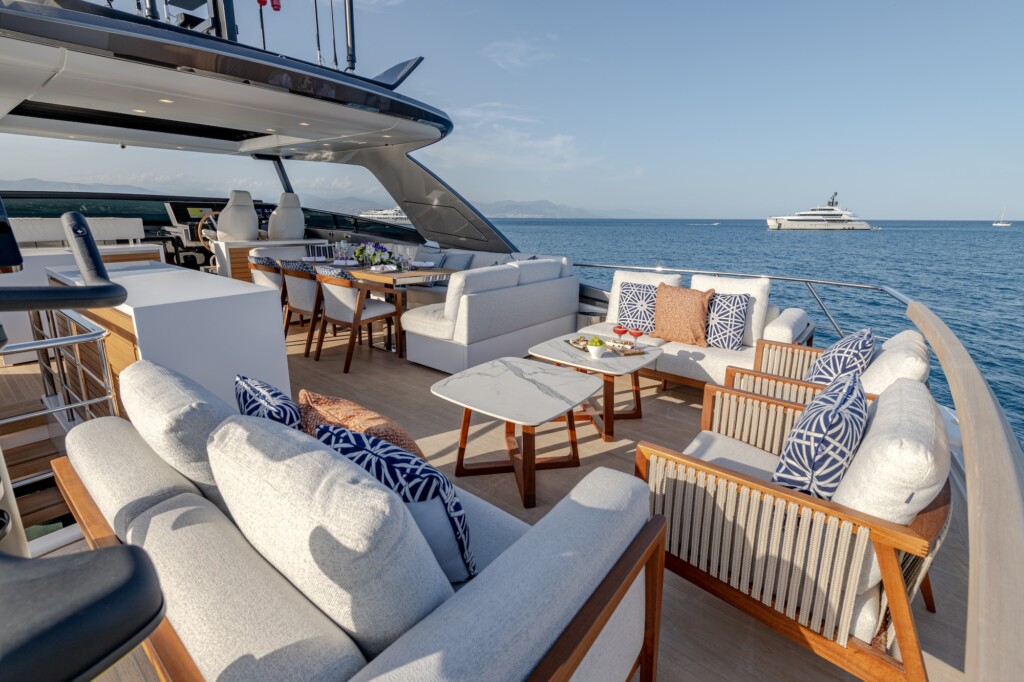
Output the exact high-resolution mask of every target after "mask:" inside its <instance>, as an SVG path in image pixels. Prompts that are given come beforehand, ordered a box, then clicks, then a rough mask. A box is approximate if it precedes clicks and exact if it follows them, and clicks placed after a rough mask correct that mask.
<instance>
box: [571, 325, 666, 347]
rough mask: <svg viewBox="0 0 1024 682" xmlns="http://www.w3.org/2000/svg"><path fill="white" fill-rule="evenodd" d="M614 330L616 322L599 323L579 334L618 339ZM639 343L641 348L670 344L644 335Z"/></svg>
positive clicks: (627, 337) (582, 330)
mask: <svg viewBox="0 0 1024 682" xmlns="http://www.w3.org/2000/svg"><path fill="white" fill-rule="evenodd" d="M614 328H615V322H598V323H597V324H592V325H590V326H587V327H583V328H582V329H580V330H579V333H580V334H583V335H585V336H600V337H602V338H605V339H617V338H618V336H617V335H616V334H615V332H613V331H612V329H614ZM623 338H624V339H627V340H632V338H633V337H631V336H624V337H623ZM637 343H639V344H640V345H641V346H657V347H661V346H664V345H665V344H666V343H668V342H667V341H665V339H658V338H655V337H653V336H648V335H646V334H644V335H643V336H641V337H639V338H638V339H637Z"/></svg>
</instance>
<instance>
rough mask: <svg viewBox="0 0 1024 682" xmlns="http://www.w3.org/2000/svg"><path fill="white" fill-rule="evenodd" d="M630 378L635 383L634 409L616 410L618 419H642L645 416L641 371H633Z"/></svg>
mask: <svg viewBox="0 0 1024 682" xmlns="http://www.w3.org/2000/svg"><path fill="white" fill-rule="evenodd" d="M630 378H631V379H632V383H633V409H631V410H630V411H629V412H616V413H615V418H616V419H642V418H643V416H644V413H643V407H641V405H640V371H639V370H637V371H636V372H633V373H632V374H631V375H630Z"/></svg>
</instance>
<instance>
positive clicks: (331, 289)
mask: <svg viewBox="0 0 1024 682" xmlns="http://www.w3.org/2000/svg"><path fill="white" fill-rule="evenodd" d="M316 273H317V275H316V281H317V282H318V283H319V285H320V286H319V288H318V289H317V293H316V301H315V302H314V310H316V311H318V313H319V315H320V319H319V322H320V332H319V334H318V335H317V341H316V353H314V355H313V359H314V360H319V359H320V351H321V349H322V348H323V343H324V334H325V333H326V332H327V325H328V324H332V325H335V326H339V325H340V326H343V327H348V328H349V337H348V348H347V350H346V352H345V368H344V372H345V373H348V371H349V368H350V367H351V366H352V356H353V354H354V353H355V346H356V343H357V338H358V336H359V332H360V327H361V325H363V324H365V325H366V326H367V334H368V343H371V344H372V342H373V327H372V325H373V323H374V322H382V323H386V325H387V338H388V345H389V346H390V343H391V332H392V324H394V325H396V335H397V343H398V346H399V348H398V351H399V354H401V350H402V349H401V343H402V341H401V339H402V327H401V321H400V320H399V317H398V310H397V308H396V307H395V305H394V304H393V303H390V302H388V301H384V300H379V299H376V298H370V294H371V293H372V292H377V293H381V294H385V295H387V294H390V293H393V292H391V291H389V290H387V289H385V288H384V287H381V286H378V285H374V284H369V283H365V282H358V281H356V280H355V279H354V278H352V276H351V275H349V274H348V272H347V271H346V270H344V269H342V268H338V267H333V266H317V267H316ZM392 321H393V322H392ZM316 323H317V319H316V318H315V317H314V319H313V326H314V327H315V326H316ZM310 334H312V330H310Z"/></svg>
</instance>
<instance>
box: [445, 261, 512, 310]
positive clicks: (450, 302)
mask: <svg viewBox="0 0 1024 682" xmlns="http://www.w3.org/2000/svg"><path fill="white" fill-rule="evenodd" d="M518 283H519V270H518V269H517V268H514V267H512V266H511V265H495V266H494V267H488V268H480V269H478V270H466V271H463V272H456V273H455V274H454V275H452V277H451V279H450V280H448V295H447V297H446V298H445V301H444V316H445V317H447V318H448V319H449V320H454V319H456V318H457V317H458V313H459V305H460V303H461V300H462V296H463V294H478V293H480V292H482V291H493V290H494V289H507V288H509V287H514V286H516V284H518Z"/></svg>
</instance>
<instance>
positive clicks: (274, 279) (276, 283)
mask: <svg viewBox="0 0 1024 682" xmlns="http://www.w3.org/2000/svg"><path fill="white" fill-rule="evenodd" d="M249 270H250V273H249V274H251V275H252V283H253V284H257V285H259V286H261V287H270V288H271V289H277V290H279V291H280V289H281V283H282V282H283V281H284V277H283V275H281V273H280V272H270V271H268V270H257V269H255V268H253V267H252V266H251V265H250V267H249Z"/></svg>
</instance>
